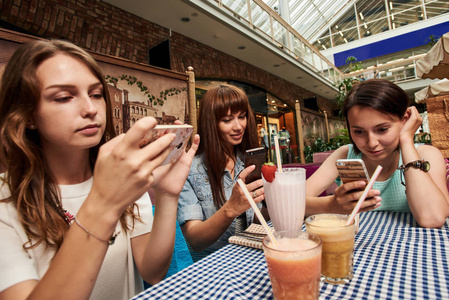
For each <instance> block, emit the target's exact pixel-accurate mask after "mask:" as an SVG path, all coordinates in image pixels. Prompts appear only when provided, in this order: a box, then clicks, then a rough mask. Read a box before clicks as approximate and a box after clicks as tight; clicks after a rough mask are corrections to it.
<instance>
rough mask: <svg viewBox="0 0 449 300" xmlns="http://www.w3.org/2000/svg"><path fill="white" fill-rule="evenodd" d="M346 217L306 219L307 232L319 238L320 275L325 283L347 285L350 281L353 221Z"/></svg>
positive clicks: (330, 215) (353, 236)
mask: <svg viewBox="0 0 449 300" xmlns="http://www.w3.org/2000/svg"><path fill="white" fill-rule="evenodd" d="M348 218H349V216H348V215H339V214H320V215H313V216H310V217H308V218H307V219H306V229H307V232H310V233H314V234H316V235H318V236H320V237H321V241H322V243H323V253H322V260H321V275H322V279H323V280H324V281H325V282H329V283H333V284H339V283H348V282H349V281H350V280H351V279H352V270H353V254H354V241H355V227H354V221H352V223H351V224H349V225H346V222H347V220H348Z"/></svg>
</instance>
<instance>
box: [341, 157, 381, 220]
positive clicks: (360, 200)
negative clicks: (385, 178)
mask: <svg viewBox="0 0 449 300" xmlns="http://www.w3.org/2000/svg"><path fill="white" fill-rule="evenodd" d="M380 171H382V166H381V165H378V166H377V168H376V171H374V174H373V176H372V177H371V180H370V181H369V182H368V184H367V185H366V187H365V190H364V191H363V193H362V196H360V199H359V201H358V202H357V204H356V206H355V207H354V209H353V210H352V213H351V215H350V216H349V219H348V221H347V222H346V225H349V224H351V222H352V220H354V217H355V215H356V214H357V213H358V212H359V210H360V206H362V203H363V201H365V198H366V195H368V192H369V190H370V189H371V188H372V187H373V184H374V182H375V181H376V179H377V177H378V176H379V174H380Z"/></svg>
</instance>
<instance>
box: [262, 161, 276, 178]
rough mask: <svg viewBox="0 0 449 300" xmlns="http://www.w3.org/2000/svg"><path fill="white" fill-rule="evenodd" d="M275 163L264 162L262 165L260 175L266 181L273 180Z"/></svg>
mask: <svg viewBox="0 0 449 300" xmlns="http://www.w3.org/2000/svg"><path fill="white" fill-rule="evenodd" d="M276 169H277V168H276V165H275V164H273V163H272V162H269V163H265V164H263V166H262V175H263V178H264V179H265V180H266V181H268V182H273V180H274V177H275V176H276V174H275V173H276Z"/></svg>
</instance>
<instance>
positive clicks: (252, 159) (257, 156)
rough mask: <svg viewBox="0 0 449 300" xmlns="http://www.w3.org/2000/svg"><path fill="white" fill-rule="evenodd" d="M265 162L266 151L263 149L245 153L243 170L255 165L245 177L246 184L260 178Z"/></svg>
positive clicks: (250, 150) (249, 150)
mask: <svg viewBox="0 0 449 300" xmlns="http://www.w3.org/2000/svg"><path fill="white" fill-rule="evenodd" d="M266 162H267V150H266V149H265V148H264V147H259V148H254V149H248V150H246V151H245V168H246V167H249V166H251V165H255V166H256V168H255V169H254V170H253V171H252V172H251V173H250V174H249V175H248V176H247V177H246V182H245V183H246V184H248V183H250V182H253V181H255V180H257V179H261V178H262V165H263V164H264V163H266Z"/></svg>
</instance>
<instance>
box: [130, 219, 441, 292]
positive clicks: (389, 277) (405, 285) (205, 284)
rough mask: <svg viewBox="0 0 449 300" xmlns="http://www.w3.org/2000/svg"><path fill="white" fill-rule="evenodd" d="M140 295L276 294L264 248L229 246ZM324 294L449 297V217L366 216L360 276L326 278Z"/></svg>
mask: <svg viewBox="0 0 449 300" xmlns="http://www.w3.org/2000/svg"><path fill="white" fill-rule="evenodd" d="M137 299H273V294H272V291H271V284H270V279H269V277H268V271H267V268H266V264H265V259H264V255H263V252H262V250H257V249H252V248H246V247H243V246H238V245H228V246H226V247H224V248H222V249H220V250H219V251H217V252H215V253H213V254H212V255H209V256H208V257H206V258H204V259H202V260H201V261H199V262H197V263H195V264H193V265H192V266H190V267H188V268H186V269H184V270H182V271H181V272H179V273H176V274H175V275H173V276H171V277H169V278H168V279H166V280H164V281H162V282H160V283H159V284H157V285H154V286H153V287H151V288H149V289H147V290H146V291H144V292H142V293H141V294H139V295H137V296H135V297H134V298H133V300H137ZM320 299H449V219H448V220H446V224H445V226H443V227H442V228H441V229H426V228H421V227H419V226H418V225H417V223H416V221H415V220H414V219H413V217H412V215H411V214H407V213H393V212H368V213H362V214H361V215H360V231H359V233H358V234H357V236H356V241H355V252H354V277H353V279H352V280H351V282H350V283H349V284H345V285H332V284H328V283H321V291H320Z"/></svg>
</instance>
